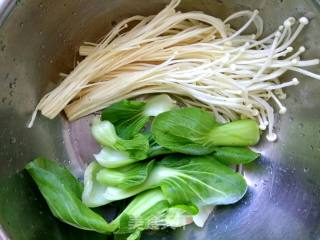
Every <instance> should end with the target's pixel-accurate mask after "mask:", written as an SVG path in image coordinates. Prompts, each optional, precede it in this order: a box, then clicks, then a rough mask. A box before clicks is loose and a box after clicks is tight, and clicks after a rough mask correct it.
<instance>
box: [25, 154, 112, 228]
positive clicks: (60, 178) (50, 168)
mask: <svg viewBox="0 0 320 240" xmlns="http://www.w3.org/2000/svg"><path fill="white" fill-rule="evenodd" d="M26 170H27V171H28V172H29V174H30V175H31V177H32V178H33V180H34V181H35V182H36V184H37V186H38V187H39V190H40V192H41V193H42V195H43V197H44V198H45V200H46V202H47V204H48V206H49V208H50V210H51V212H52V214H53V215H54V216H55V217H57V218H59V219H60V220H61V221H63V222H65V223H67V224H70V225H72V226H74V227H77V228H80V229H84V230H89V231H96V232H99V233H109V232H112V231H114V229H115V227H116V226H115V225H113V224H108V223H107V222H106V221H105V220H104V219H103V218H102V217H101V216H100V215H98V214H97V213H95V212H94V211H92V210H91V209H89V208H88V207H87V206H85V205H84V204H83V203H82V202H81V200H80V195H81V192H82V185H81V184H80V183H79V182H78V181H77V179H75V177H73V176H72V174H71V173H70V172H69V171H68V170H67V169H66V168H64V167H62V166H60V165H59V164H58V163H56V162H53V161H50V160H47V159H45V158H37V159H35V160H33V161H32V162H30V163H28V164H27V166H26Z"/></svg>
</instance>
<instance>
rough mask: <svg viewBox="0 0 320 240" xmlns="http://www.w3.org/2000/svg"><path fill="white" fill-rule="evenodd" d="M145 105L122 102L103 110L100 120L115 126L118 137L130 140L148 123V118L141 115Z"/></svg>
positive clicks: (143, 103) (136, 102) (127, 101)
mask: <svg viewBox="0 0 320 240" xmlns="http://www.w3.org/2000/svg"><path fill="white" fill-rule="evenodd" d="M145 105H146V103H145V102H139V101H129V100H123V101H121V102H118V103H115V104H113V105H111V106H110V107H108V108H106V109H104V110H103V112H102V115H101V119H102V120H103V121H106V120H107V121H110V122H111V123H112V124H113V125H115V127H116V130H117V133H118V134H119V136H120V137H123V138H124V139H130V138H131V137H132V136H134V135H136V134H137V133H138V132H139V131H140V130H141V129H142V128H143V127H144V125H145V124H146V123H147V122H148V121H149V117H148V116H145V115H143V109H144V107H145Z"/></svg>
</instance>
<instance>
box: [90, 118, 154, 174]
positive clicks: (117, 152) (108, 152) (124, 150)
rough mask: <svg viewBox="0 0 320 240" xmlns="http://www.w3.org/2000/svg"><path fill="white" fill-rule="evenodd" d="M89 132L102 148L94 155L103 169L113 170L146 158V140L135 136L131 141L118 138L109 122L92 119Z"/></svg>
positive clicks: (143, 137)
mask: <svg viewBox="0 0 320 240" xmlns="http://www.w3.org/2000/svg"><path fill="white" fill-rule="evenodd" d="M91 132H92V135H93V137H94V138H95V139H96V141H97V142H98V143H99V144H101V145H102V146H103V147H104V148H103V149H102V150H101V152H100V153H98V154H96V155H95V158H96V160H97V161H98V162H99V163H100V164H101V165H102V166H105V167H109V168H115V167H120V166H124V165H127V164H129V163H133V162H136V161H140V160H144V159H146V158H147V156H148V150H149V142H148V138H147V137H146V136H144V135H142V134H136V135H135V136H134V137H133V138H132V139H129V140H127V139H122V138H120V137H119V136H118V135H117V133H116V131H115V128H114V126H113V124H112V123H111V122H109V121H100V120H99V119H97V118H96V119H94V120H93V122H92V127H91Z"/></svg>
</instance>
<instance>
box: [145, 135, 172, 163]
mask: <svg viewBox="0 0 320 240" xmlns="http://www.w3.org/2000/svg"><path fill="white" fill-rule="evenodd" d="M144 135H145V136H146V137H148V140H149V151H148V158H153V157H156V156H160V155H165V154H170V153H174V152H173V151H172V150H170V149H168V148H164V147H162V146H160V145H159V144H158V143H156V141H155V140H154V139H153V136H152V134H151V133H150V132H148V133H144Z"/></svg>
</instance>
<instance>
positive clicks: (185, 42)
mask: <svg viewBox="0 0 320 240" xmlns="http://www.w3.org/2000/svg"><path fill="white" fill-rule="evenodd" d="M179 3H180V0H172V1H171V3H170V4H169V5H168V6H167V7H166V8H164V9H163V10H162V11H161V12H160V13H158V14H157V15H155V16H149V17H143V16H134V17H131V18H128V19H125V20H123V21H122V22H120V23H119V24H118V25H117V26H115V27H114V28H113V29H112V30H111V32H109V34H108V35H107V36H106V37H105V38H104V39H103V40H102V41H101V42H100V43H98V44H95V43H85V45H84V46H82V47H80V50H79V51H80V55H81V56H83V57H85V58H84V60H83V61H81V62H80V63H79V64H78V65H77V66H76V67H75V69H74V70H73V71H72V72H71V73H70V74H69V75H67V76H66V78H65V80H64V81H63V82H62V83H61V84H60V85H59V86H57V87H56V88H55V89H54V90H53V91H51V92H50V93H48V94H46V95H45V96H44V97H43V98H42V99H41V101H40V102H39V104H38V106H37V107H36V110H35V114H34V115H33V118H32V121H31V122H30V126H32V124H33V121H34V118H35V115H36V112H37V111H41V113H42V114H43V115H44V116H46V117H48V118H54V117H56V116H57V115H58V114H59V113H60V112H61V111H62V110H64V111H65V113H66V115H67V117H68V119H69V120H71V121H72V120H76V119H78V118H80V117H83V116H85V115H88V114H90V113H93V112H95V111H98V110H101V109H103V108H105V107H107V106H109V105H110V104H113V103H115V102H117V101H120V100H123V99H126V98H134V97H138V96H141V95H145V94H154V93H169V94H173V95H175V96H177V97H178V98H179V99H181V100H182V101H183V102H184V103H185V104H187V105H191V106H198V107H204V108H206V109H210V110H212V111H213V113H214V114H215V116H216V118H217V119H218V120H219V121H221V122H227V121H230V120H234V119H237V118H251V119H256V120H257V121H258V122H259V124H260V128H261V129H262V130H265V129H267V130H268V134H267V139H268V140H269V141H274V140H276V138H277V136H276V134H275V133H274V132H273V127H274V118H275V117H274V109H273V107H272V105H275V106H277V108H278V112H279V113H280V114H284V113H285V112H286V107H285V106H284V105H283V104H282V103H281V100H282V99H285V98H286V94H285V93H284V91H283V88H286V87H289V86H294V85H298V84H299V81H298V79H297V78H294V79H292V80H291V81H287V82H281V81H280V80H279V78H280V77H281V76H282V75H283V74H284V73H286V72H287V71H293V72H298V73H300V74H302V75H306V76H309V77H312V78H315V79H320V75H318V74H315V73H312V72H310V71H308V70H306V69H305V67H308V66H313V65H317V64H319V60H318V59H312V60H301V58H300V57H301V54H302V53H303V52H304V51H305V50H306V49H305V47H303V46H301V47H300V48H298V49H297V51H294V48H293V47H292V46H291V45H292V43H293V42H294V41H295V39H296V38H297V37H298V35H299V34H300V33H301V31H302V29H303V28H304V26H305V25H307V24H308V19H307V18H305V17H301V18H300V19H299V21H298V23H296V20H295V18H293V17H290V18H288V19H287V20H285V21H284V23H283V24H282V25H280V26H279V28H278V29H277V30H276V31H275V32H273V33H271V34H270V35H268V36H266V37H264V38H261V35H262V33H263V20H262V18H261V17H260V16H259V15H258V11H257V10H255V11H240V12H237V13H234V14H232V15H231V16H229V17H228V18H226V19H225V20H224V21H223V20H221V19H218V18H215V17H212V16H210V15H207V14H204V13H202V12H187V13H182V12H179V11H176V10H175V8H176V7H177V6H178V5H179ZM240 17H247V18H248V21H247V22H246V23H245V24H244V25H243V26H242V27H241V28H239V29H234V28H232V27H231V25H230V23H229V22H230V21H231V20H234V19H238V18H240ZM129 25H130V26H132V25H134V27H133V28H131V29H130V30H127V31H126V29H128V26H129ZM251 25H254V26H255V28H256V32H255V33H254V34H250V35H248V34H244V31H245V30H247V29H248V28H249V27H250V26H251ZM295 25H297V27H294V26H295ZM269 100H270V101H272V102H274V104H272V105H271V103H270V101H269Z"/></svg>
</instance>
